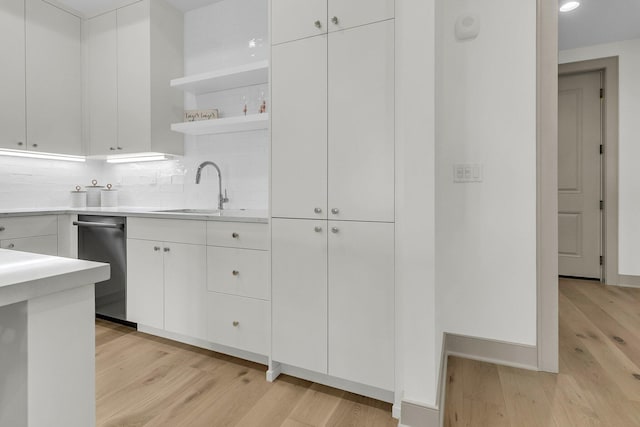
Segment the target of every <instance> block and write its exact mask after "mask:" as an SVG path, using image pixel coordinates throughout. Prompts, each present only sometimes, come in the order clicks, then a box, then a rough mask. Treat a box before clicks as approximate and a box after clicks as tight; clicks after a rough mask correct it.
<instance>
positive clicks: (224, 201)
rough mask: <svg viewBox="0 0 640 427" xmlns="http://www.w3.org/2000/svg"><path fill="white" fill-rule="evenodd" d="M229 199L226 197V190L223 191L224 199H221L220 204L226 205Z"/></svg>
mask: <svg viewBox="0 0 640 427" xmlns="http://www.w3.org/2000/svg"><path fill="white" fill-rule="evenodd" d="M228 201H229V198H228V197H227V189H226V188H225V189H224V197H223V198H222V203H227V202H228Z"/></svg>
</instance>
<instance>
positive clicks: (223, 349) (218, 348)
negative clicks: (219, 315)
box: [138, 323, 269, 365]
mask: <svg viewBox="0 0 640 427" xmlns="http://www.w3.org/2000/svg"><path fill="white" fill-rule="evenodd" d="M138 331H140V332H144V333H145V334H149V335H155V336H157V337H161V338H166V339H168V340H172V341H178V342H181V343H183V344H189V345H192V346H194V347H200V348H204V349H207V350H211V351H215V352H217V353H222V354H227V355H229V356H233V357H237V358H239V359H244V360H248V361H250V362H255V363H259V364H261V365H267V363H268V362H269V358H268V357H267V356H264V355H262V354H256V353H251V352H249V351H244V350H238V349H237V348H233V347H227V346H225V345H220V344H215V343H212V342H209V341H205V340H201V339H198V338H192V337H187V336H184V335H181V334H176V333H173V332H167V331H165V330H162V329H157V328H153V327H151V326H146V325H141V324H140V323H138Z"/></svg>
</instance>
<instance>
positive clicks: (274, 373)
mask: <svg viewBox="0 0 640 427" xmlns="http://www.w3.org/2000/svg"><path fill="white" fill-rule="evenodd" d="M271 365H272V366H271V369H269V370H267V381H269V382H270V383H272V382H274V381H275V380H276V378H278V377H279V376H280V374H281V373H282V366H281V365H280V364H279V363H277V362H271Z"/></svg>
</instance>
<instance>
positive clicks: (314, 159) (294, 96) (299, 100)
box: [271, 36, 327, 219]
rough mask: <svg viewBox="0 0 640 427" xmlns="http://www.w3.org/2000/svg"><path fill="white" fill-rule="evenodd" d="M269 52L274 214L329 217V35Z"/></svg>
mask: <svg viewBox="0 0 640 427" xmlns="http://www.w3.org/2000/svg"><path fill="white" fill-rule="evenodd" d="M271 58H272V60H271V69H272V80H271V88H272V100H271V108H272V114H271V129H272V130H271V132H272V138H271V139H272V141H271V152H272V166H271V170H272V185H271V187H272V190H271V200H272V216H274V217H285V218H287V217H288V218H309V219H313V218H319V219H322V218H327V211H326V208H327V37H326V36H322V37H312V38H308V39H304V40H300V41H298V42H296V43H286V44H282V45H278V46H274V47H273V49H272V54H271ZM291 70H295V71H294V72H292V71H291Z"/></svg>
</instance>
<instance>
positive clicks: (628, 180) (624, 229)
mask: <svg viewBox="0 0 640 427" xmlns="http://www.w3.org/2000/svg"><path fill="white" fill-rule="evenodd" d="M609 56H618V57H619V85H620V87H619V141H618V144H619V150H620V153H619V175H618V178H619V181H618V185H619V189H618V197H619V206H618V209H619V223H618V227H619V229H618V251H619V252H618V257H619V260H618V268H619V273H620V274H622V275H630V276H640V262H639V261H638V260H640V246H639V245H638V244H637V242H638V241H640V220H638V215H639V213H640V197H639V195H640V180H639V179H638V178H637V176H636V175H635V173H636V171H637V170H638V165H637V164H636V160H637V159H640V144H638V138H639V137H640V120H638V115H640V40H638V39H636V40H628V41H623V42H616V43H607V44H600V45H596V46H589V47H584V48H579V49H571V50H564V51H561V52H560V56H559V62H560V63H561V64H562V63H567V62H576V61H583V60H588V59H597V58H606V57H609Z"/></svg>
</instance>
